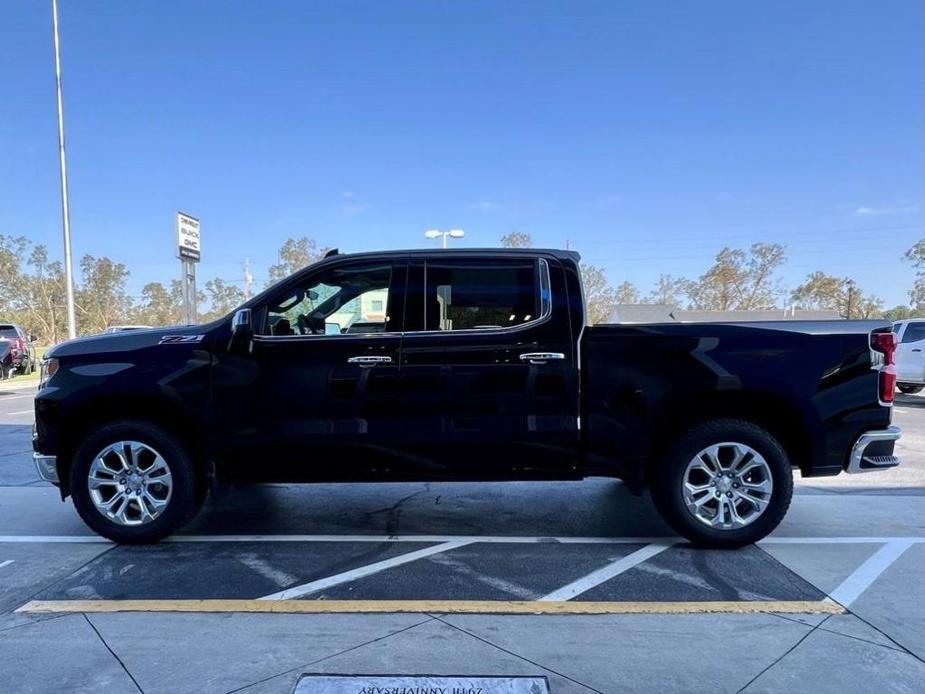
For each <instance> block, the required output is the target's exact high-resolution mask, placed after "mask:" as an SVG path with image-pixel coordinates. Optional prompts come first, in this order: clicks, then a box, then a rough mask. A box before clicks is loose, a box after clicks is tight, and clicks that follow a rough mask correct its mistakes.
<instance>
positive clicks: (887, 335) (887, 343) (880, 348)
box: [870, 332, 896, 404]
mask: <svg viewBox="0 0 925 694" xmlns="http://www.w3.org/2000/svg"><path fill="white" fill-rule="evenodd" d="M870 348H871V350H872V351H873V352H874V356H876V357H879V358H878V359H875V360H874V362H873V364H874V368H878V369H879V371H880V381H879V391H880V392H879V396H880V402H882V403H884V404H889V403H891V402H893V394H894V393H895V391H896V369H895V367H894V366H893V364H894V361H893V355H894V354H895V353H896V335H894V334H893V333H892V332H882V333H871V336H870Z"/></svg>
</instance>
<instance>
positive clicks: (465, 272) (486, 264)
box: [419, 259, 548, 331]
mask: <svg viewBox="0 0 925 694" xmlns="http://www.w3.org/2000/svg"><path fill="white" fill-rule="evenodd" d="M544 267H545V265H544ZM543 287H547V288H546V297H544V296H543V292H542V291H541V289H542V288H543ZM547 304H548V285H547V283H546V281H544V280H542V279H541V277H540V273H539V271H538V264H537V263H536V262H535V261H532V260H511V261H491V260H485V261H474V260H464V259H461V260H457V261H453V260H447V261H443V260H428V261H427V264H426V266H425V270H424V306H423V314H424V315H423V316H422V317H419V318H420V319H421V320H422V324H423V326H424V330H427V331H456V330H497V329H499V328H511V327H516V326H519V325H524V324H525V323H530V322H532V321H535V320H537V319H539V318H540V317H541V316H542V315H543V313H544V312H545V311H546V310H547V306H546V305H547Z"/></svg>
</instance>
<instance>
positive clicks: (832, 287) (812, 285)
mask: <svg viewBox="0 0 925 694" xmlns="http://www.w3.org/2000/svg"><path fill="white" fill-rule="evenodd" d="M790 300H791V302H792V303H794V304H796V305H797V306H799V307H800V308H803V309H821V310H827V311H838V315H840V316H841V317H842V318H876V317H877V316H878V315H880V310H881V308H882V306H883V301H882V300H881V299H879V298H878V297H876V296H874V295H872V294H864V292H863V291H862V290H860V289H859V288H858V287H857V284H856V283H855V281H854V280H852V279H850V278H848V277H835V276H834V275H827V274H826V273H824V272H821V271H818V270H817V271H816V272H812V273H810V274H809V275H807V277H806V279H805V280H804V281H803V284H801V285H799V286H798V287H797V288H796V289H794V290H793V292H792V293H791V295H790Z"/></svg>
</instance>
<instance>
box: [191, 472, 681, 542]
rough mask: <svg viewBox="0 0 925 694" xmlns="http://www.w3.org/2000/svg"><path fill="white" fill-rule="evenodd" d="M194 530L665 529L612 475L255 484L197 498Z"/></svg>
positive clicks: (610, 532) (645, 533)
mask: <svg viewBox="0 0 925 694" xmlns="http://www.w3.org/2000/svg"><path fill="white" fill-rule="evenodd" d="M184 532H188V533H194V534H200V533H202V534H206V533H222V534H269V533H272V534H311V535H327V534H330V535H480V536H484V535H504V536H530V537H550V538H554V537H598V536H601V537H623V536H625V537H666V536H674V534H675V533H674V532H673V531H671V530H670V529H669V528H668V526H666V525H665V524H664V523H663V522H662V521H661V519H660V518H659V516H658V514H657V512H656V511H655V508H654V507H653V505H652V502H651V500H650V499H649V498H648V497H636V496H634V495H632V494H630V493H629V492H628V491H627V490H626V488H625V486H624V485H623V484H622V483H621V482H619V481H615V480H606V479H592V480H586V481H583V482H496V483H484V482H479V483H464V482H463V483H456V482H453V483H451V482H441V483H400V484H399V483H395V484H392V483H379V484H343V483H341V484H314V485H260V486H252V487H245V488H241V489H237V490H235V491H233V492H230V493H228V494H227V495H226V496H223V497H221V498H219V499H217V500H214V501H212V502H210V503H208V504H207V505H206V507H205V508H204V509H203V511H202V513H200V515H199V516H198V517H197V519H196V520H195V521H194V522H193V523H192V524H191V525H190V526H189V527H188V528H187V529H186V530H185V531H184Z"/></svg>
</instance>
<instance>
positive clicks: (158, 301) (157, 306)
mask: <svg viewBox="0 0 925 694" xmlns="http://www.w3.org/2000/svg"><path fill="white" fill-rule="evenodd" d="M182 315H183V293H182V288H181V285H180V280H173V282H171V283H170V287H169V288H168V287H165V286H164V285H163V284H161V283H160V282H148V284H146V285H145V286H144V287H143V288H142V290H141V303H140V304H139V305H138V306H136V307H135V313H134V317H133V319H132V320H133V322H135V323H140V324H142V325H155V326H161V325H177V324H178V323H179V322H180V320H181V319H182Z"/></svg>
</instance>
